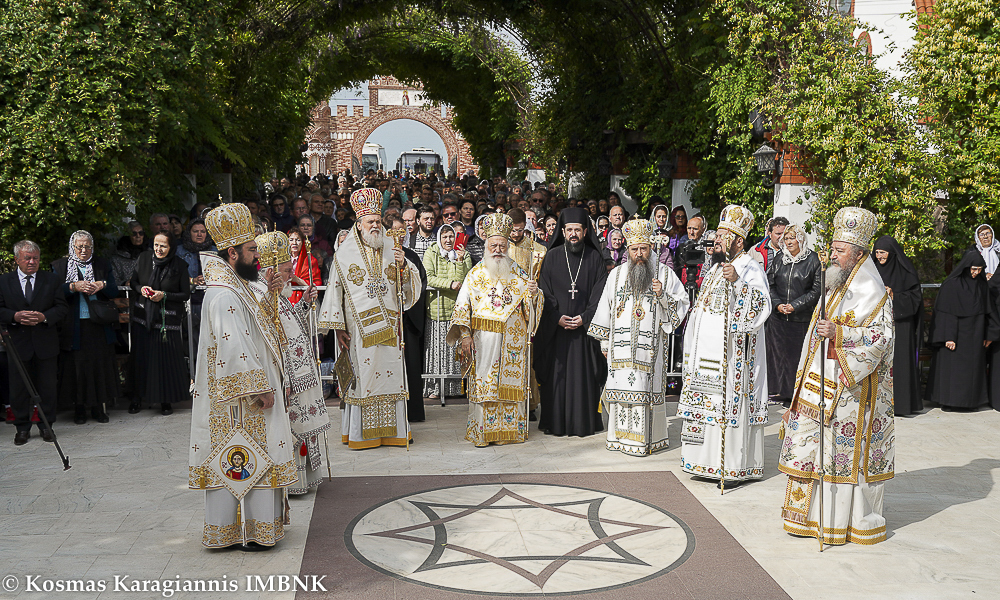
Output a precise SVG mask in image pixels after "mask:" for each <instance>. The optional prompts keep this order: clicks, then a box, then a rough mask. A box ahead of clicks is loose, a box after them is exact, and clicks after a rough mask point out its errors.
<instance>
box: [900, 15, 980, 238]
mask: <svg viewBox="0 0 1000 600" xmlns="http://www.w3.org/2000/svg"><path fill="white" fill-rule="evenodd" d="M998 21H1000V1H998V0H939V1H938V2H937V4H935V5H934V11H933V13H930V14H927V15H923V16H921V17H920V19H919V20H918V21H917V24H916V25H915V29H916V43H915V44H914V46H913V47H912V48H911V49H910V51H909V52H908V53H907V71H908V82H909V83H910V85H911V86H912V88H913V93H914V95H915V96H916V97H917V99H918V104H917V111H918V113H919V115H920V118H921V119H922V120H923V122H924V123H925V124H926V128H927V132H928V134H929V135H928V139H929V142H930V143H931V145H932V146H933V147H934V150H935V155H936V158H937V159H938V160H939V161H940V165H941V175H940V184H939V186H940V188H941V189H942V190H944V191H945V192H946V193H947V196H948V198H947V200H946V201H945V203H946V204H945V206H946V209H947V226H946V228H945V232H946V236H947V238H948V241H950V242H951V243H952V244H953V245H955V246H957V247H965V246H967V245H968V244H970V243H971V242H972V241H973V240H972V235H973V232H972V227H973V226H974V224H976V223H982V222H996V219H997V217H998V216H1000V31H998V29H997V22H998Z"/></svg>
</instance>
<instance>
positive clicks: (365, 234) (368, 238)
mask: <svg viewBox="0 0 1000 600" xmlns="http://www.w3.org/2000/svg"><path fill="white" fill-rule="evenodd" d="M361 241H363V242H364V243H365V245H366V246H370V247H372V248H374V249H376V250H381V249H382V243H383V242H385V238H384V237H382V230H381V229H378V228H376V229H374V230H367V229H362V230H361Z"/></svg>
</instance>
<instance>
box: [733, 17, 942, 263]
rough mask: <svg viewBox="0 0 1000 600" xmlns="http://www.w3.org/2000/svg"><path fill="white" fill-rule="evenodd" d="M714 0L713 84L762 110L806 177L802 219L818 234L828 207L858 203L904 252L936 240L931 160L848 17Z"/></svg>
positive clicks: (893, 86) (895, 90)
mask: <svg viewBox="0 0 1000 600" xmlns="http://www.w3.org/2000/svg"><path fill="white" fill-rule="evenodd" d="M720 3H721V6H722V11H723V14H724V15H725V16H726V18H727V19H728V21H729V31H730V34H729V43H728V47H729V50H730V52H731V55H732V61H731V62H730V64H729V65H728V66H727V67H726V69H728V77H725V78H723V82H724V83H723V85H725V87H727V88H729V89H736V88H737V87H740V86H743V87H744V88H745V89H748V90H750V91H751V94H750V96H749V97H748V99H749V100H750V101H753V100H757V101H758V102H759V106H761V108H762V109H763V111H764V112H765V113H766V114H770V115H772V118H771V125H772V127H773V129H774V133H773V139H774V141H775V142H776V143H777V144H778V145H779V146H780V147H784V148H788V149H789V151H790V152H794V153H795V155H794V158H795V160H796V161H797V163H798V165H799V168H800V170H801V171H802V172H803V173H804V174H806V175H807V176H809V177H810V178H811V179H812V180H813V181H814V184H813V185H814V191H813V194H812V216H811V219H810V224H811V225H812V226H813V227H815V228H818V230H819V232H820V234H821V237H822V234H824V233H826V232H828V231H829V230H830V227H831V225H832V222H833V217H834V215H835V214H836V212H837V210H839V209H840V208H842V207H844V206H860V207H863V208H867V209H869V210H871V211H872V212H874V213H876V214H877V215H879V217H880V227H879V233H887V234H890V235H893V236H895V237H896V238H897V239H898V240H900V242H901V243H902V244H903V245H904V247H905V248H906V249H907V250H908V251H910V252H923V251H927V250H934V249H939V248H941V247H942V245H943V242H942V240H941V238H940V236H939V235H937V233H936V232H935V230H934V227H933V225H934V222H933V215H934V208H935V201H934V196H933V182H934V178H935V172H934V169H933V164H934V163H933V161H931V160H928V158H927V155H926V148H925V145H924V143H923V142H922V141H921V139H920V137H919V135H918V131H917V124H916V119H915V114H914V112H913V110H912V104H911V103H910V102H909V101H908V98H907V97H905V96H903V95H901V94H902V92H903V91H904V90H903V89H902V88H901V86H900V85H899V84H898V82H896V81H894V80H893V79H892V78H890V77H889V75H888V74H887V73H885V72H883V71H880V70H879V69H878V68H876V67H875V65H874V62H873V60H872V59H871V57H869V56H867V55H866V53H865V52H864V51H863V50H861V49H860V48H857V47H855V46H854V43H853V31H854V29H855V28H856V27H857V21H856V20H855V19H853V18H851V17H846V16H842V15H840V14H839V13H836V12H834V11H831V10H830V9H829V7H828V5H826V4H825V3H821V2H816V1H815V0H784V1H783V2H772V3H760V4H759V5H757V4H751V3H746V2H741V1H738V0H720ZM754 67H756V68H754ZM746 73H750V75H749V76H748V75H746ZM754 97H756V98H754ZM735 114H736V115H737V116H738V115H739V114H741V113H740V111H738V110H737V111H736V112H735ZM734 119H735V117H734ZM749 170H750V166H749V165H747V166H746V168H744V170H743V172H744V173H746V172H747V171H749ZM736 187H741V186H738V185H737V186H736ZM743 189H745V188H743ZM768 213H769V211H768ZM765 214H767V213H765Z"/></svg>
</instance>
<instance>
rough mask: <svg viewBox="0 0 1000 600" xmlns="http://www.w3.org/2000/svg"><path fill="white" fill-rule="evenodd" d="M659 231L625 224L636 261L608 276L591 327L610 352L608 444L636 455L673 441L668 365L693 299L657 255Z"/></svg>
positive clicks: (636, 223) (632, 259)
mask: <svg viewBox="0 0 1000 600" xmlns="http://www.w3.org/2000/svg"><path fill="white" fill-rule="evenodd" d="M652 231H653V227H652V225H651V224H650V222H649V221H647V220H636V219H633V220H631V221H628V222H626V223H625V226H624V232H625V240H626V243H627V244H628V253H629V260H628V262H627V263H625V264H622V265H618V266H617V267H615V268H614V269H613V270H612V271H611V273H609V274H608V279H607V282H606V283H605V285H604V293H603V295H602V296H601V302H600V304H599V305H598V307H597V313H596V314H595V315H594V319H593V320H592V321H591V322H590V329H589V330H588V331H587V333H588V334H590V336H591V337H594V338H596V339H597V340H599V341H600V342H601V350H602V351H603V352H604V353H605V356H607V357H608V381H607V384H606V385H605V388H604V402H605V404H604V405H605V406H606V407H607V411H608V436H607V448H608V450H618V451H620V452H623V453H625V454H632V455H635V456H647V455H649V454H651V453H653V452H656V451H657V450H662V449H664V448H666V447H667V407H666V404H665V403H664V397H665V394H664V387H665V385H666V381H665V378H664V377H663V368H664V365H667V364H669V361H670V357H669V350H670V348H669V336H670V333H671V332H672V331H673V330H674V329H676V328H677V327H678V326H679V325H680V324H681V321H682V320H683V319H684V315H686V314H687V311H688V308H689V306H690V304H691V302H690V300H689V299H688V294H687V291H685V289H684V286H683V284H681V282H680V280H679V279H678V278H677V275H675V274H674V271H673V269H671V268H669V267H667V266H666V265H664V264H661V263H660V261H659V260H658V259H653V260H650V256H651V255H652V249H653V246H652V242H651V241H650V237H651V235H652Z"/></svg>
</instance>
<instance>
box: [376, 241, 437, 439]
mask: <svg viewBox="0 0 1000 600" xmlns="http://www.w3.org/2000/svg"><path fill="white" fill-rule="evenodd" d="M386 235H388V236H390V237H392V241H393V245H394V246H395V247H396V248H397V249H399V250H402V249H403V237H405V236H406V230H405V229H390V230H389V231H387V232H386ZM406 268H407V267H406V259H405V258H404V259H403V265H402V266H401V267H399V269H398V270H397V271H396V311H397V312H396V332H397V334H398V336H399V356H400V358H401V359H402V361H403V387H404V388H406V389H407V391H409V388H407V387H406V341H405V340H404V339H403V273H405V272H406ZM441 397H442V398H443V397H444V389H442V390H441ZM408 402H409V400H407V401H406V402H403V416H404V420H405V422H404V423H403V438H404V439H405V440H406V451H407V452H409V451H410V434H409V432H408V431H407V428H408V427H409V426H410V409H409V406H408V405H407V404H408Z"/></svg>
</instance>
